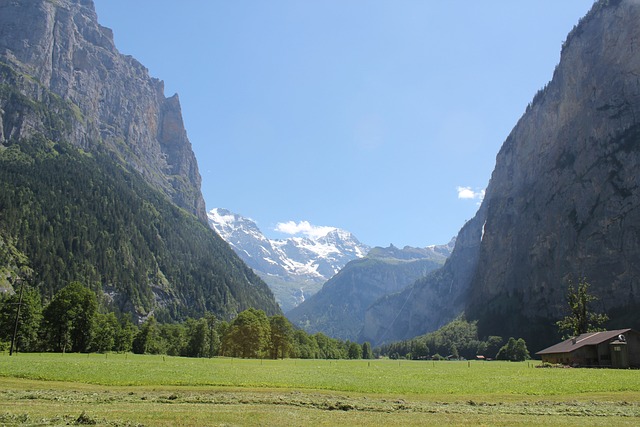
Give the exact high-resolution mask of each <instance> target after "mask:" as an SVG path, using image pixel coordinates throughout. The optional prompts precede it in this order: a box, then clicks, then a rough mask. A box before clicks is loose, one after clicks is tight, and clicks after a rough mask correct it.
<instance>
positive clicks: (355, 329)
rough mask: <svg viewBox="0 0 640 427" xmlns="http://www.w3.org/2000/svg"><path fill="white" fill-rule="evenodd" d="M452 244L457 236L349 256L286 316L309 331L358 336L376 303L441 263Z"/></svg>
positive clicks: (448, 253) (347, 338) (338, 335)
mask: <svg viewBox="0 0 640 427" xmlns="http://www.w3.org/2000/svg"><path fill="white" fill-rule="evenodd" d="M454 245H455V240H452V241H451V242H450V243H449V244H447V245H441V246H430V247H427V248H411V247H408V246H406V247H404V248H403V249H399V248H396V247H395V246H393V245H391V246H389V247H388V248H380V247H376V248H373V249H371V250H370V251H369V254H368V255H367V256H366V257H365V258H362V259H357V260H354V261H351V262H349V263H348V264H347V265H346V266H345V267H344V268H343V269H342V270H340V272H339V273H338V274H336V275H335V276H333V278H331V279H330V280H329V281H328V282H327V283H325V285H324V286H323V287H322V289H321V290H320V291H319V292H318V293H317V294H315V295H313V296H312V297H311V298H309V299H307V300H305V301H304V302H303V303H302V304H300V305H299V306H297V307H296V308H294V309H293V310H291V311H289V312H288V313H287V317H288V318H289V320H290V321H291V322H292V323H293V324H294V325H297V326H299V327H301V328H303V329H305V330H306V331H307V332H309V333H316V332H322V333H324V334H326V335H329V336H331V337H335V338H340V339H343V340H351V341H356V340H357V339H358V335H359V333H360V331H361V329H362V328H363V326H364V317H365V311H366V309H367V308H368V307H369V306H370V305H371V304H372V303H374V302H375V301H376V300H378V299H380V298H383V297H385V296H387V295H390V294H394V293H397V292H399V291H401V290H403V289H404V288H406V287H407V286H409V285H411V284H413V283H414V282H415V281H416V280H418V279H419V278H421V277H424V276H426V275H427V274H428V273H429V272H431V271H433V270H435V269H437V268H440V267H441V266H442V264H444V262H445V260H446V259H447V257H448V256H449V255H450V253H451V250H452V249H453V247H454Z"/></svg>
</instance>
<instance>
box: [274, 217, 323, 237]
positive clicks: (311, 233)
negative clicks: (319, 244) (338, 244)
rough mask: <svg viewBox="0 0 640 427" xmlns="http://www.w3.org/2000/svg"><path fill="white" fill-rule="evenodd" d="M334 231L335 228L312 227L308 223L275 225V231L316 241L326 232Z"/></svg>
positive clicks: (288, 222)
mask: <svg viewBox="0 0 640 427" xmlns="http://www.w3.org/2000/svg"><path fill="white" fill-rule="evenodd" d="M333 230H335V227H326V226H318V225H312V224H311V223H309V221H300V222H295V221H287V222H279V223H277V224H276V231H278V232H280V233H285V234H290V235H292V236H296V235H303V236H305V237H309V238H311V239H318V238H320V237H323V236H325V235H326V234H327V233H328V232H330V231H333Z"/></svg>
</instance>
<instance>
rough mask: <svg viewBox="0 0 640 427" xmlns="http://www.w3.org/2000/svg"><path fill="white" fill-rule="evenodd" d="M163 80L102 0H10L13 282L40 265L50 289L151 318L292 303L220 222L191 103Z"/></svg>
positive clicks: (3, 253)
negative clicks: (212, 215)
mask: <svg viewBox="0 0 640 427" xmlns="http://www.w3.org/2000/svg"><path fill="white" fill-rule="evenodd" d="M163 92H164V88H163V83H162V82H161V81H159V80H157V79H153V78H151V77H149V74H148V71H147V70H146V68H144V67H143V66H142V65H141V64H140V63H139V62H137V61H136V60H135V59H133V58H131V57H128V56H123V55H121V54H120V53H118V51H117V50H116V48H115V46H114V43H113V37H112V34H111V31H110V30H108V29H106V28H104V27H101V26H100V25H99V24H98V23H97V16H96V13H95V10H94V5H93V2H92V1H90V0H20V1H0V288H3V289H4V288H6V286H5V283H6V282H7V279H8V278H9V277H15V275H16V274H17V273H18V272H19V273H20V275H21V276H22V275H23V273H22V271H28V272H29V279H30V280H31V281H32V282H33V285H34V286H36V287H37V288H38V289H39V290H40V292H41V293H42V294H43V295H45V296H46V297H47V298H51V296H52V295H54V294H55V292H57V291H58V290H59V289H60V288H61V287H62V286H63V285H64V283H69V282H72V281H79V282H82V283H83V284H85V285H87V286H88V287H90V288H91V289H92V290H94V291H95V292H96V294H97V295H98V296H99V297H100V300H101V303H102V304H104V306H105V307H106V308H108V309H111V310H113V311H115V312H117V313H127V314H130V315H132V316H133V317H135V318H138V319H143V318H145V317H146V316H149V315H151V314H153V315H155V316H156V318H157V319H158V320H159V321H180V320H184V319H185V318H187V317H199V316H202V315H204V314H205V313H214V314H215V315H217V316H218V317H220V318H225V319H227V320H229V319H232V318H233V317H234V316H236V315H237V313H238V312H240V311H242V310H245V309H247V308H249V307H255V308H259V309H263V310H264V311H265V312H267V314H270V315H271V314H280V313H281V310H280V308H279V307H278V306H277V304H276V302H275V299H274V298H273V294H272V293H271V291H270V290H269V288H268V287H267V285H266V284H265V283H264V282H263V281H262V280H261V279H260V278H259V277H257V276H256V275H255V274H254V273H253V271H251V269H249V268H248V267H247V266H246V265H245V264H244V263H243V262H242V261H241V260H240V258H239V257H238V256H237V255H236V254H235V253H234V252H233V251H232V250H231V249H230V248H229V246H228V245H227V244H226V243H225V242H224V241H223V240H222V239H221V238H220V237H219V236H218V235H217V234H215V233H214V232H213V231H211V229H210V228H209V227H208V225H207V219H206V212H205V208H204V201H203V198H202V194H201V192H200V175H199V173H198V166H197V163H196V159H195V156H194V154H193V151H192V149H191V144H190V142H189V140H188V138H187V134H186V131H185V129H184V125H183V121H182V115H181V111H180V103H179V100H178V97H177V95H176V96H172V97H169V98H165V96H164V93H163ZM3 247H4V250H2V248H3ZM7 254H9V255H10V256H8V255H7ZM18 255H19V256H18ZM18 261H19V262H18ZM18 270H19V271H18Z"/></svg>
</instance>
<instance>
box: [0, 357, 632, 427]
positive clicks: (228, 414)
mask: <svg viewBox="0 0 640 427" xmlns="http://www.w3.org/2000/svg"><path fill="white" fill-rule="evenodd" d="M538 363H539V362H536V361H529V362H522V363H509V362H478V361H472V362H466V361H465V362H431V361H392V360H371V361H367V360H359V361H344V360H340V361H329V360H291V359H286V360H239V359H225V358H215V359H186V358H174V357H166V356H165V357H162V356H135V355H131V354H108V355H97V354H90V355H87V354H66V355H61V354H19V355H14V356H12V357H9V356H7V355H4V356H3V355H0V390H1V391H0V425H69V424H72V425H79V424H94V425H113V426H129V425H145V426H164V425H167V426H168V425H184V426H189V425H193V426H201V425H212V426H229V425H233V426H235V425H243V426H244V425H249V426H254V425H255V426H258V425H271V426H279V425H283V426H284V425H287V426H291V425H300V426H302V425H371V424H372V423H377V424H378V425H391V424H398V423H399V424H401V425H425V424H430V425H445V424H446V425H580V426H584V425H638V424H639V423H640V371H636V370H606V369H597V370H596V369H541V368H536V367H535V366H537V364H538Z"/></svg>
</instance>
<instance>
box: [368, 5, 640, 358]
mask: <svg viewBox="0 0 640 427" xmlns="http://www.w3.org/2000/svg"><path fill="white" fill-rule="evenodd" d="M638 22H640V2H638V1H637V0H622V1H621V0H615V1H614V0H609V1H606V0H603V1H599V2H596V3H595V4H594V6H593V8H592V10H591V11H590V12H589V13H588V14H587V15H586V16H585V17H584V18H583V19H582V20H581V22H580V23H579V25H577V26H576V27H575V28H574V29H573V31H571V33H570V34H569V36H568V37H567V40H566V42H565V43H564V45H563V49H562V56H561V61H560V63H559V65H558V66H557V68H556V70H555V72H554V75H553V79H552V81H551V82H550V83H549V84H548V85H547V87H545V88H544V89H543V90H542V91H540V92H539V93H538V94H537V95H536V96H535V98H534V100H533V102H532V103H531V104H530V105H529V107H528V108H527V111H526V113H525V114H524V115H523V117H522V118H521V119H520V120H519V122H518V123H517V125H516V126H515V128H514V129H513V131H512V132H511V134H510V135H509V137H508V138H507V140H506V141H505V143H504V145H503V147H502V148H501V150H500V152H499V154H498V156H497V159H496V167H495V170H494V172H493V174H492V177H491V181H490V184H489V186H488V188H487V191H486V196H485V198H484V201H483V203H482V206H481V208H480V210H479V211H478V214H477V215H476V217H475V218H474V219H473V220H471V221H470V222H469V223H468V224H467V225H465V227H464V228H463V230H462V231H461V234H462V235H464V236H459V237H458V245H457V246H456V250H455V251H454V254H453V256H452V257H451V258H450V259H449V261H448V262H447V264H446V266H445V267H444V268H443V270H441V271H439V272H437V273H435V274H433V275H432V276H430V278H429V279H428V280H425V281H422V282H420V283H419V284H417V285H416V286H415V287H414V288H413V289H412V290H411V291H410V292H412V293H411V295H410V300H409V302H408V303H407V305H406V306H404V307H403V308H402V310H400V306H401V302H402V301H403V300H402V298H405V299H406V298H408V296H407V295H408V294H407V293H406V292H405V294H406V295H401V296H400V297H399V299H396V300H394V301H393V303H390V304H389V305H388V306H387V307H381V306H376V307H374V308H372V310H370V311H369V312H368V313H367V316H368V317H369V318H373V319H375V320H376V326H374V327H372V328H370V329H368V330H365V331H364V335H365V336H367V337H368V336H374V337H379V336H383V335H385V331H386V330H387V329H389V333H388V334H386V338H385V339H384V340H385V341H387V340H389V339H392V338H393V339H397V338H401V337H407V336H413V335H418V334H421V333H424V332H427V331H429V330H432V329H435V328H437V327H438V326H440V325H441V324H442V323H443V322H444V321H446V319H451V318H453V317H454V316H455V315H457V314H459V313H460V312H462V311H465V312H466V314H467V316H468V317H470V318H472V319H478V320H479V328H480V333H481V334H483V333H484V334H493V335H503V336H522V337H524V338H525V340H526V341H527V343H528V344H529V348H532V349H537V348H538V347H541V346H543V345H546V344H548V343H552V342H554V341H555V340H556V339H557V332H556V328H555V321H556V320H558V319H560V318H561V317H562V316H563V315H565V314H566V313H565V309H564V307H565V305H566V302H565V292H566V284H567V281H568V280H569V279H570V278H573V280H577V279H578V278H579V277H586V278H587V280H588V281H589V282H590V283H591V285H592V288H591V290H592V293H594V294H595V295H597V296H598V297H599V298H600V300H599V303H598V305H596V306H594V307H593V308H594V309H596V310H598V311H604V312H607V313H608V314H609V316H610V318H611V322H610V325H609V326H611V327H618V326H619V327H638V326H639V324H638V317H637V310H638V308H640V288H639V283H640V269H639V268H638V265H640V243H639V242H640V235H639V233H640V229H639V226H638V224H640V193H639V188H638V185H639V184H640V175H638V173H637V171H638V168H639V167H640V116H639V115H638V111H640V77H639V76H640V44H639V40H640V27H639V26H638V25H637V24H638ZM461 251H465V252H467V253H466V255H465V256H462V253H461ZM399 312H400V315H399V316H398V320H397V321H396V322H394V324H393V326H392V327H388V326H387V325H389V324H391V323H392V320H393V316H396V315H398V313H399ZM429 319H431V320H429Z"/></svg>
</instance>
